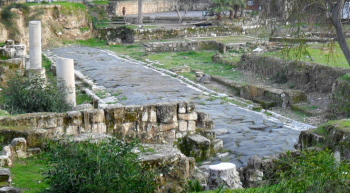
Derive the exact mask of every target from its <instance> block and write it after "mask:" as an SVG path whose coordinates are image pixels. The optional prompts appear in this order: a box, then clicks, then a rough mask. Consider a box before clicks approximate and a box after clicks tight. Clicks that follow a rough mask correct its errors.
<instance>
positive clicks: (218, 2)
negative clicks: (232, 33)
mask: <svg viewBox="0 0 350 193" xmlns="http://www.w3.org/2000/svg"><path fill="white" fill-rule="evenodd" d="M211 1H212V2H213V8H212V12H214V13H216V14H217V20H222V12H223V11H226V10H232V8H231V7H230V6H229V5H230V2H231V0H211Z"/></svg>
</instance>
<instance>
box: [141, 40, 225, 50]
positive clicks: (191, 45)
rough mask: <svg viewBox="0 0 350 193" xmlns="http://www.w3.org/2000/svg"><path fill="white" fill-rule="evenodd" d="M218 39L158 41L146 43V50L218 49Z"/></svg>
mask: <svg viewBox="0 0 350 193" xmlns="http://www.w3.org/2000/svg"><path fill="white" fill-rule="evenodd" d="M220 45H221V44H220V43H219V42H217V41H191V42H185V41H181V42H156V43H149V44H145V50H146V52H187V51H194V50H200V49H206V50H218V49H219V47H220Z"/></svg>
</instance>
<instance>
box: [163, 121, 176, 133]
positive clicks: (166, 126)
mask: <svg viewBox="0 0 350 193" xmlns="http://www.w3.org/2000/svg"><path fill="white" fill-rule="evenodd" d="M178 127H179V124H178V122H173V123H161V124H159V130H160V131H169V130H172V129H177V128H178Z"/></svg>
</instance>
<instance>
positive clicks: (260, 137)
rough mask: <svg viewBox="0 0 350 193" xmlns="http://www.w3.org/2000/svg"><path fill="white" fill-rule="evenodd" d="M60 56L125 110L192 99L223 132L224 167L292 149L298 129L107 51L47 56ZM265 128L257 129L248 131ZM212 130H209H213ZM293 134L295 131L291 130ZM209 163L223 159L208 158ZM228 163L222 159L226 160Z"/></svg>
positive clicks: (65, 50) (63, 51)
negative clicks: (230, 163)
mask: <svg viewBox="0 0 350 193" xmlns="http://www.w3.org/2000/svg"><path fill="white" fill-rule="evenodd" d="M46 54H49V55H50V54H51V55H53V54H55V55H57V56H59V57H66V58H72V59H74V61H75V69H76V70H78V71H80V72H81V73H83V74H84V75H85V76H88V77H90V78H92V79H93V80H94V81H95V82H96V83H97V84H98V85H102V86H105V87H106V88H107V92H109V93H111V94H112V95H113V94H117V95H118V96H117V98H118V99H119V102H121V103H122V104H124V105H145V104H152V103H157V102H166V101H179V100H192V101H194V102H195V103H196V109H197V111H202V112H205V113H208V114H210V117H211V118H212V119H213V121H214V124H215V129H218V130H219V131H220V129H226V130H227V131H228V132H227V133H226V132H223V133H222V134H221V135H219V136H218V137H217V138H219V139H222V140H223V141H224V149H226V150H230V151H229V153H230V154H229V156H228V157H226V158H225V159H229V160H228V161H229V162H232V163H234V164H236V166H237V168H239V167H241V166H244V165H245V164H246V162H247V160H248V158H249V157H251V156H253V155H258V156H264V155H271V154H276V153H279V152H281V151H286V150H292V149H293V145H294V144H295V143H296V142H297V140H298V136H299V133H300V130H295V129H291V128H288V127H286V125H285V124H284V123H282V122H275V121H271V120H268V119H267V118H266V116H264V114H263V113H256V112H254V111H251V110H247V109H243V108H240V107H238V106H236V105H233V104H230V103H223V104H221V103H220V102H221V101H220V100H219V99H218V100H214V101H212V100H209V98H210V96H208V95H205V92H202V91H200V90H199V89H194V88H193V87H192V86H190V85H188V84H186V83H184V82H183V81H181V80H179V79H178V78H174V77H171V76H169V75H166V74H164V73H160V72H157V71H155V70H154V69H152V68H150V67H147V66H144V65H142V64H140V63H136V62H133V61H128V60H126V59H123V58H120V57H118V56H116V55H113V54H111V53H109V52H108V51H103V50H99V49H97V48H88V47H64V48H55V49H52V50H51V51H46ZM262 126H264V127H266V128H265V129H262V130H254V129H250V128H255V127H262ZM215 129H214V130H215ZM296 129H298V128H296ZM212 161H213V164H215V163H219V162H221V161H222V158H213V159H212ZM225 161H227V160H225Z"/></svg>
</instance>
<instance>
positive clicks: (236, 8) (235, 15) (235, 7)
mask: <svg viewBox="0 0 350 193" xmlns="http://www.w3.org/2000/svg"><path fill="white" fill-rule="evenodd" d="M238 9H239V6H238V5H234V6H233V10H235V14H234V16H233V17H234V18H235V19H238V15H237V12H238Z"/></svg>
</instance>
